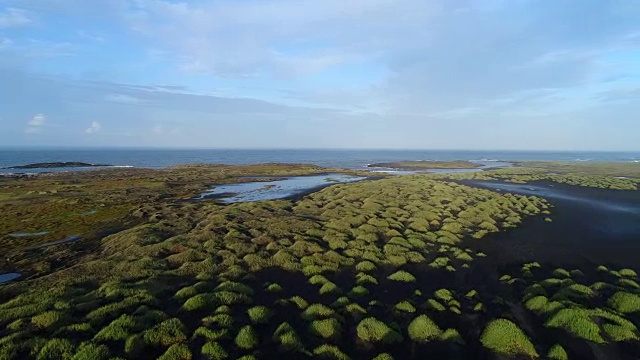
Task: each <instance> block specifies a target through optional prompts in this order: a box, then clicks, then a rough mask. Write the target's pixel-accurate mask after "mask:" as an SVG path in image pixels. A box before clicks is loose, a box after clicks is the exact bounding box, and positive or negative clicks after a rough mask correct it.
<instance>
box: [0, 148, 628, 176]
mask: <svg viewBox="0 0 640 360" xmlns="http://www.w3.org/2000/svg"><path fill="white" fill-rule="evenodd" d="M398 160H440V161H449V160H481V161H516V160H546V161H614V162H640V152H570V151H566V152H558V151H485V150H481V151H480V150H351V149H318V150H312V149H246V150H240V149H115V148H109V149H95V148H94V149H90V148H78V149H60V148H49V149H47V148H23V149H19V148H4V149H3V148H0V168H4V167H9V166H15V165H26V164H32V163H42V162H64V161H78V162H85V163H91V164H111V165H114V166H130V167H143V168H164V167H168V166H172V165H179V164H230V165H246V164H258V163H305V164H315V165H319V166H323V167H336V168H348V169H366V166H367V164H371V163H376V162H388V161H398ZM56 170H58V171H60V170H64V171H70V170H72V169H29V170H6V169H5V170H0V172H5V173H6V172H41V171H56ZM76 170H77V169H76Z"/></svg>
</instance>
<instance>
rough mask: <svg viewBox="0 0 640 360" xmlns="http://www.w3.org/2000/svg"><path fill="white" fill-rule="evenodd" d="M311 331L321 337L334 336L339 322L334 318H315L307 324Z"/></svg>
mask: <svg viewBox="0 0 640 360" xmlns="http://www.w3.org/2000/svg"><path fill="white" fill-rule="evenodd" d="M309 328H310V329H311V333H313V334H314V335H316V336H319V337H321V338H323V339H329V338H333V337H336V336H337V335H338V334H339V332H340V329H341V327H340V323H339V322H338V320H336V319H323V320H315V321H313V322H312V323H311V325H309Z"/></svg>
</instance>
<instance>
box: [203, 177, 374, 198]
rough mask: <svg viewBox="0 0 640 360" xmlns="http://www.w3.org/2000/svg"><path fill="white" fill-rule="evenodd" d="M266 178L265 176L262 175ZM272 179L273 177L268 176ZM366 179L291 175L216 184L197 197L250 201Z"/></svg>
mask: <svg viewBox="0 0 640 360" xmlns="http://www.w3.org/2000/svg"><path fill="white" fill-rule="evenodd" d="M264 178H267V177H264ZM268 178H269V179H273V177H268ZM365 179H367V178H366V177H360V176H351V175H345V174H323V175H312V176H291V177H283V178H278V179H277V180H272V181H250V182H244V183H236V184H222V185H216V186H214V187H213V188H212V189H211V190H209V191H207V192H205V193H203V194H201V195H200V196H199V199H207V198H215V199H220V200H222V201H223V202H225V203H228V204H231V203H237V202H250V201H260V200H275V199H283V198H288V197H291V196H297V195H302V194H304V193H306V192H309V191H312V190H317V189H320V188H323V187H326V186H329V185H332V184H338V183H349V182H355V181H361V180H365Z"/></svg>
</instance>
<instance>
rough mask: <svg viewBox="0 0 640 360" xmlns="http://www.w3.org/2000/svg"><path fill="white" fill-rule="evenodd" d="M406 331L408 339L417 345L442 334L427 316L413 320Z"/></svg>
mask: <svg viewBox="0 0 640 360" xmlns="http://www.w3.org/2000/svg"><path fill="white" fill-rule="evenodd" d="M407 331H408V333H409V338H410V339H411V340H413V341H415V342H419V343H426V342H430V341H433V340H435V339H437V338H438V337H439V336H440V335H441V334H442V330H441V329H440V328H439V327H438V325H437V324H436V323H435V322H433V320H431V319H430V318H429V317H428V316H427V315H420V316H418V317H416V318H415V319H413V321H412V322H411V323H410V324H409V327H408V328H407Z"/></svg>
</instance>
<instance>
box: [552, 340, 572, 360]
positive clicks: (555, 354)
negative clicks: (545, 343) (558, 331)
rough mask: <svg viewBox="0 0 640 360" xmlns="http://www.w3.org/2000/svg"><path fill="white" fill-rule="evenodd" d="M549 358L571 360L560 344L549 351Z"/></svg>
mask: <svg viewBox="0 0 640 360" xmlns="http://www.w3.org/2000/svg"><path fill="white" fill-rule="evenodd" d="M547 358H548V359H551V360H569V355H567V352H566V351H565V350H564V348H563V347H562V346H560V345H559V344H555V345H553V346H552V347H551V349H549V353H548V354H547Z"/></svg>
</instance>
